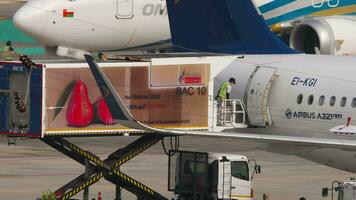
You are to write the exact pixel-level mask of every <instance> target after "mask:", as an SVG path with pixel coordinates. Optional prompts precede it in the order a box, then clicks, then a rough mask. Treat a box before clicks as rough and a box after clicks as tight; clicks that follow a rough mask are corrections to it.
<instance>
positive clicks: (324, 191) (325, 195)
mask: <svg viewBox="0 0 356 200" xmlns="http://www.w3.org/2000/svg"><path fill="white" fill-rule="evenodd" d="M328 193H329V189H328V188H323V189H322V190H321V196H322V197H327V196H328Z"/></svg>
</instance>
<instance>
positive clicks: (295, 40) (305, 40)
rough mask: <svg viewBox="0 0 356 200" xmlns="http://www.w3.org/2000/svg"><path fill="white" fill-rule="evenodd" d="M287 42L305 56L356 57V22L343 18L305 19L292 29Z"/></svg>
mask: <svg viewBox="0 0 356 200" xmlns="http://www.w3.org/2000/svg"><path fill="white" fill-rule="evenodd" d="M289 42H290V46H291V47H292V48H294V49H297V50H299V51H302V52H305V53H307V54H318V53H319V52H320V54H331V55H356V21H355V20H352V19H348V18H344V17H332V18H330V17H329V18H314V19H306V20H303V21H302V22H300V23H298V24H297V25H296V26H295V27H294V28H293V30H292V33H291V36H290V41H289Z"/></svg>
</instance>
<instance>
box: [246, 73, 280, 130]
mask: <svg viewBox="0 0 356 200" xmlns="http://www.w3.org/2000/svg"><path fill="white" fill-rule="evenodd" d="M276 70H277V69H276V68H273V67H261V66H258V67H256V69H255V70H254V71H253V72H252V74H251V76H250V79H249V80H248V84H247V87H246V89H247V90H246V92H245V102H246V107H247V115H248V120H249V124H251V125H255V126H267V125H270V124H272V120H271V117H270V113H269V108H268V93H269V91H270V87H271V85H272V83H273V81H274V80H275V79H276V77H277V76H276Z"/></svg>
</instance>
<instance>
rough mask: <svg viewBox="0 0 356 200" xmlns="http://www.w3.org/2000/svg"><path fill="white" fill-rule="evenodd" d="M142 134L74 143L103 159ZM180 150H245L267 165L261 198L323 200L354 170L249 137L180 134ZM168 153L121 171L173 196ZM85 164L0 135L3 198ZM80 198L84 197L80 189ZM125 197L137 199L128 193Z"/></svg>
mask: <svg viewBox="0 0 356 200" xmlns="http://www.w3.org/2000/svg"><path fill="white" fill-rule="evenodd" d="M136 138H137V137H90V138H72V139H70V140H71V141H72V142H73V143H75V144H77V145H78V146H80V147H82V148H84V149H86V150H89V151H91V152H93V153H95V154H97V155H100V156H101V158H102V159H104V158H105V156H106V155H108V154H109V153H111V152H113V151H114V150H115V149H117V148H120V147H123V146H124V145H125V144H128V143H129V142H132V141H133V140H134V139H136ZM180 149H181V150H189V151H209V152H228V153H235V154H244V155H247V156H248V157H249V158H253V159H256V160H257V161H258V163H259V164H261V165H262V174H260V175H256V176H255V179H254V188H255V193H256V199H262V194H263V193H267V194H269V196H270V199H273V200H286V199H287V200H288V199H296V200H297V199H299V197H301V196H304V197H305V198H306V199H307V200H308V199H314V200H316V199H323V198H321V197H320V194H321V188H322V187H327V186H329V185H330V183H331V181H332V180H347V179H348V178H349V177H353V176H354V174H352V173H349V172H344V171H341V170H337V169H333V168H329V167H326V166H323V165H319V164H316V163H313V162H310V161H307V160H304V159H301V158H298V157H295V156H286V155H279V154H273V153H268V152H264V151H258V150H256V149H255V147H253V146H252V145H251V144H249V143H246V142H232V141H229V140H223V139H220V140H219V139H218V140H217V139H209V138H198V137H183V138H181V148H180ZM167 166H168V158H167V156H166V155H165V154H164V152H163V149H162V146H161V143H157V144H156V145H154V146H153V147H152V148H150V149H148V150H147V151H145V152H144V153H142V154H140V155H139V156H137V157H136V158H134V159H133V160H131V161H129V162H128V163H126V164H125V165H123V167H122V170H123V171H124V172H126V173H127V174H128V175H130V176H132V177H133V178H136V179H137V180H139V181H141V182H142V183H144V184H146V185H148V186H150V187H152V188H153V189H155V190H156V191H158V192H160V193H161V194H163V195H164V196H166V197H173V196H174V195H173V194H171V193H170V192H168V191H167ZM83 170H84V169H83V167H82V166H81V165H80V164H77V163H76V162H74V161H72V160H71V159H69V158H67V157H65V156H63V155H61V154H60V153H58V152H56V151H55V150H53V149H51V148H50V147H48V146H46V145H45V144H43V143H42V142H41V141H39V140H17V145H16V146H7V143H6V138H5V137H0V199H6V200H22V199H35V198H36V197H39V196H40V195H41V193H42V191H45V190H47V189H50V190H52V191H54V190H56V189H57V188H59V187H60V186H62V185H64V184H65V183H67V182H68V181H70V180H71V179H72V178H75V177H76V176H78V175H80V174H81V173H82V172H83ZM98 192H101V193H102V196H103V199H114V193H115V190H114V186H113V185H112V184H110V183H109V182H107V181H105V180H101V181H100V182H99V183H97V184H95V185H94V186H93V187H91V188H90V197H91V198H94V197H97V193H98ZM76 197H77V198H80V199H81V197H82V193H79V194H78V195H77V196H76ZM123 197H124V199H125V200H129V199H135V198H134V196H133V195H130V194H129V193H128V192H124V195H123Z"/></svg>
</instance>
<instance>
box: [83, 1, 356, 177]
mask: <svg viewBox="0 0 356 200" xmlns="http://www.w3.org/2000/svg"><path fill="white" fill-rule="evenodd" d="M167 5H168V12H169V19H170V24H171V33H172V36H173V37H172V42H173V44H174V47H175V48H176V50H177V51H181V50H182V51H184V50H185V51H186V50H187V49H190V50H196V51H197V52H214V53H228V54H229V55H231V54H236V57H235V58H233V60H231V63H230V64H228V65H227V66H226V67H224V68H222V69H220V72H218V73H217V75H216V76H215V77H214V93H215V94H216V93H217V91H218V88H219V84H220V83H221V81H223V80H228V78H229V77H235V78H236V80H237V85H236V86H234V87H233V89H232V92H231V94H230V95H231V98H234V99H242V100H243V101H244V102H245V104H246V106H245V107H246V111H247V112H246V113H247V119H248V120H247V121H248V127H247V128H242V129H239V128H232V129H227V130H223V131H222V132H218V131H203V132H195V131H184V130H172V129H158V128H152V127H150V126H147V125H145V124H144V123H141V122H140V121H137V120H136V119H135V118H134V117H133V115H132V114H131V113H130V110H129V109H128V108H127V107H126V105H125V103H124V102H123V101H122V99H121V97H120V96H119V95H118V93H117V91H115V89H114V87H113V85H112V84H111V83H110V81H109V79H108V78H107V77H106V75H105V74H104V73H103V71H102V70H101V68H99V67H98V65H97V64H96V63H95V62H94V61H93V59H92V58H91V57H90V56H86V60H87V62H88V64H89V66H90V69H91V70H92V73H93V75H94V77H95V79H96V82H97V84H98V86H99V88H100V90H101V92H102V94H103V96H105V97H106V102H107V104H108V106H109V108H110V111H111V112H112V114H113V116H114V117H115V118H116V119H117V120H118V122H119V123H121V124H123V125H125V126H127V127H131V128H135V129H141V130H146V131H153V132H156V133H160V134H166V135H178V136H201V137H214V138H230V139H231V140H250V141H255V142H256V143H259V144H260V147H261V148H263V149H265V150H268V151H273V152H277V153H281V154H290V155H297V156H300V157H303V158H306V159H309V160H312V161H315V162H318V163H321V164H325V165H328V166H332V167H335V168H338V169H342V170H347V171H352V172H356V140H355V138H354V137H355V134H356V126H353V125H351V124H350V121H351V120H352V119H355V118H356V90H355V88H356V80H355V74H356V68H355V66H356V58H355V57H340V56H323V55H305V54H299V53H298V52H296V51H294V50H291V49H289V47H287V46H286V45H285V44H284V43H282V42H281V41H280V40H278V38H276V36H275V35H274V34H273V33H272V32H271V31H270V30H269V28H268V26H267V25H266V24H265V22H264V19H263V17H262V16H261V15H259V14H258V13H257V12H256V9H255V7H254V6H253V4H252V3H251V1H250V0H239V1H236V0H194V1H192V0H167ZM193 11H194V12H193ZM251 24H253V26H251ZM242 52H246V53H249V54H260V55H243V56H241V53H242ZM271 54H272V55H271ZM227 59H228V58H227Z"/></svg>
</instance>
